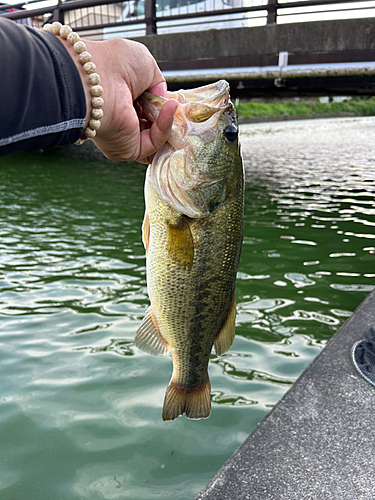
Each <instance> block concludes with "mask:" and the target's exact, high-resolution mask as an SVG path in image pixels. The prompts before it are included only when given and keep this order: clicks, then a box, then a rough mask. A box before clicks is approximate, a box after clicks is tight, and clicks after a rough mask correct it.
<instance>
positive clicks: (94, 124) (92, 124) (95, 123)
mask: <svg viewBox="0 0 375 500" xmlns="http://www.w3.org/2000/svg"><path fill="white" fill-rule="evenodd" d="M89 126H90V128H92V129H93V130H98V129H99V128H100V121H99V120H90V121H89Z"/></svg>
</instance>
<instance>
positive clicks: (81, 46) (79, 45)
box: [73, 40, 86, 54]
mask: <svg viewBox="0 0 375 500" xmlns="http://www.w3.org/2000/svg"><path fill="white" fill-rule="evenodd" d="M73 49H74V52H75V53H76V54H81V53H82V52H84V51H85V50H86V45H85V43H84V42H82V40H78V42H76V43H75V44H74V45H73Z"/></svg>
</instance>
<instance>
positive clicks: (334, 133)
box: [0, 118, 375, 500]
mask: <svg viewBox="0 0 375 500" xmlns="http://www.w3.org/2000/svg"><path fill="white" fill-rule="evenodd" d="M241 138H242V144H243V152H244V158H245V169H246V209H245V238H244V245H243V252H242V257H241V263H240V268H239V273H238V280H237V292H236V296H237V303H238V316H237V327H236V333H237V336H236V339H235V342H234V344H233V347H232V349H231V350H230V351H229V353H227V354H225V355H224V356H222V357H221V358H220V359H218V358H217V357H216V356H215V355H212V360H211V363H210V378H211V385H212V414H211V417H210V418H209V419H208V420H201V421H189V420H187V419H186V418H185V417H183V418H179V419H177V420H176V421H174V422H168V423H164V422H163V421H162V420H161V409H162V403H163V397H164V391H165V388H166V386H167V384H168V381H169V378H170V375H171V369H172V366H171V359H170V358H169V357H166V358H163V357H153V356H150V355H148V354H145V353H143V352H141V351H139V350H138V349H137V348H135V347H134V342H133V340H134V335H135V331H136V329H137V326H138V325H139V323H140V321H141V319H142V317H143V314H144V312H145V310H146V308H147V305H148V298H147V291H146V280H145V256H144V250H143V246H142V243H141V234H140V226H141V223H142V218H143V206H144V205H143V180H144V173H145V167H144V166H140V165H134V164H120V163H113V162H109V161H107V160H105V159H104V158H103V157H102V156H101V155H100V154H99V153H97V152H96V151H95V150H94V149H93V148H87V147H86V146H84V147H82V148H81V149H78V148H75V147H71V148H68V149H64V150H59V151H55V152H49V153H44V154H40V153H34V154H28V155H13V156H10V157H4V158H0V236H1V238H0V381H1V384H0V500H20V499H27V500H51V499H57V500H79V499H84V500H86V499H87V500H102V499H106V500H107V499H108V500H117V499H118V500H120V499H121V500H122V499H132V500H138V499H139V500H142V499H144V500H152V499H158V498H163V499H173V500H191V499H193V498H194V497H195V495H196V494H197V493H198V492H199V491H200V489H202V488H203V487H204V485H205V484H206V483H207V482H208V481H209V480H210V479H211V478H212V476H213V475H214V474H215V473H216V471H217V470H218V469H219V468H220V467H221V465H222V464H223V463H224V462H225V461H226V460H227V459H228V458H229V456H230V455H231V454H232V453H233V452H234V451H235V450H236V448H237V447H238V446H239V445H240V444H241V443H242V441H243V440H244V439H245V438H246V437H247V435H248V434H249V433H250V432H251V431H252V430H253V429H254V428H255V426H256V425H257V423H258V422H259V421H260V420H261V419H262V418H263V417H264V416H265V415H266V414H267V413H268V412H269V410H270V409H271V408H272V406H273V405H274V404H275V403H276V402H277V401H278V400H279V399H280V398H281V396H282V395H283V394H284V393H285V391H286V390H288V389H289V388H290V387H291V385H292V384H293V382H294V381H295V380H296V378H297V377H298V376H299V375H300V374H301V372H302V371H303V370H304V369H305V368H306V367H307V365H308V364H309V363H310V362H311V361H312V360H313V359H314V357H315V356H316V355H317V354H318V353H319V352H320V351H321V349H322V347H323V346H324V345H325V344H326V343H327V341H328V340H329V338H330V337H331V336H332V334H333V333H334V332H335V331H336V330H337V329H338V328H339V327H340V325H342V323H343V322H344V321H345V320H346V319H347V317H348V316H349V315H350V314H351V312H352V311H353V310H354V309H355V308H356V307H357V306H358V305H359V303H360V302H361V301H362V300H363V299H364V298H365V296H366V295H367V294H368V292H370V291H371V290H372V289H373V288H374V284H375V255H374V254H375V205H374V194H375V182H374V181H375V161H374V158H375V119H372V118H358V119H344V120H343V119H337V120H324V121H305V122H287V123H281V124H280V123H276V124H262V125H251V126H243V127H242V129H241Z"/></svg>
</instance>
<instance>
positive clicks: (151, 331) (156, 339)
mask: <svg viewBox="0 0 375 500" xmlns="http://www.w3.org/2000/svg"><path fill="white" fill-rule="evenodd" d="M135 345H136V346H137V347H138V348H139V349H142V351H145V352H148V353H149V354H154V355H155V356H162V355H165V354H168V353H169V351H170V347H169V344H168V342H167V341H166V340H164V338H163V336H162V335H161V333H160V331H159V328H158V326H157V322H156V320H155V317H154V315H153V313H152V309H151V307H149V308H148V309H147V311H146V316H145V317H144V318H143V320H142V323H141V324H140V326H139V328H138V330H137V333H136V335H135Z"/></svg>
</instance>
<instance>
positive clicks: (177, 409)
mask: <svg viewBox="0 0 375 500" xmlns="http://www.w3.org/2000/svg"><path fill="white" fill-rule="evenodd" d="M210 394H211V384H210V380H209V378H208V377H207V381H206V382H205V383H204V384H203V385H201V386H200V387H197V388H195V389H186V388H185V387H181V386H179V385H178V384H177V383H176V382H174V380H173V378H172V380H171V381H170V382H169V385H168V387H167V392H166V393H165V399H164V407H163V420H174V419H175V418H177V417H179V416H180V415H183V414H184V413H186V416H187V418H190V419H192V420H199V419H200V418H208V417H209V416H210V414H211V400H210Z"/></svg>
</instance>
